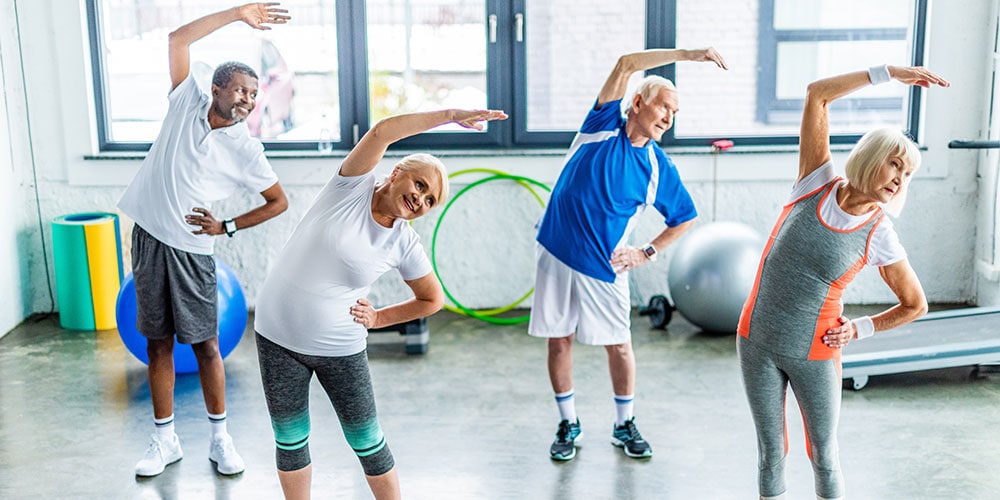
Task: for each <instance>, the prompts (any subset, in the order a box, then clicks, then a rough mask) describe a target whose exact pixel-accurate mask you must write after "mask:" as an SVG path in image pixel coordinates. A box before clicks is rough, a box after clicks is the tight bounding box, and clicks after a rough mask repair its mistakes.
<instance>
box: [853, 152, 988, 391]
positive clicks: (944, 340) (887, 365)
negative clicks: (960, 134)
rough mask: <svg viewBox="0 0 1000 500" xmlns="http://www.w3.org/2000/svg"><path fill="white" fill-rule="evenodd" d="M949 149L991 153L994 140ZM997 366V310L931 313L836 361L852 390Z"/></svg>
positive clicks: (868, 341)
mask: <svg viewBox="0 0 1000 500" xmlns="http://www.w3.org/2000/svg"><path fill="white" fill-rule="evenodd" d="M948 148H949V149H997V148H1000V141H978V140H976V141H962V140H954V141H951V142H949V143H948ZM996 362H1000V306H994V307H972V308H965V309H954V310H950V311H936V312H932V313H928V314H927V315H925V316H924V317H922V318H920V319H918V320H916V321H914V322H912V323H909V324H907V325H903V326H901V327H899V328H894V329H892V330H889V331H885V332H881V333H879V334H878V335H876V336H874V337H872V338H869V339H865V341H864V342H851V343H850V344H847V347H845V348H844V351H843V353H842V357H841V365H842V367H843V373H842V376H843V378H844V380H849V381H850V385H851V386H852V387H853V388H854V390H856V391H857V390H861V389H862V388H864V386H865V385H866V384H868V377H869V376H871V375H885V374H889V373H905V372H912V371H919V370H934V369H938V368H952V367H956V366H975V367H976V371H979V365H981V364H992V363H996Z"/></svg>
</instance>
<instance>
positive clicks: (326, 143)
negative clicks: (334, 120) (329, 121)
mask: <svg viewBox="0 0 1000 500" xmlns="http://www.w3.org/2000/svg"><path fill="white" fill-rule="evenodd" d="M332 152H333V140H331V138H330V130H329V129H326V128H324V129H322V130H320V131H319V154H322V155H328V154H330V153H332Z"/></svg>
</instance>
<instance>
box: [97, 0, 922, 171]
mask: <svg viewBox="0 0 1000 500" xmlns="http://www.w3.org/2000/svg"><path fill="white" fill-rule="evenodd" d="M527 1H529V0H485V1H484V12H483V16H484V31H486V32H484V34H483V36H484V38H486V39H487V40H486V44H487V45H486V68H487V71H486V95H487V103H486V105H487V107H489V108H493V109H503V110H507V111H508V115H510V118H509V119H508V120H506V121H503V122H491V123H490V124H489V126H488V127H487V129H486V131H484V132H440V133H425V134H420V135H418V136H414V137H410V138H407V139H404V140H402V141H400V142H399V143H397V144H396V145H395V147H396V148H401V149H417V148H425V147H434V148H438V149H447V150H457V151H461V150H469V149H485V150H490V149H505V148H519V149H520V148H523V149H537V148H565V147H568V146H569V144H570V142H571V141H572V139H573V136H574V135H575V134H576V130H566V131H530V130H528V127H527V117H528V109H527V106H528V96H527V76H528V75H527V53H526V50H527V49H526V47H527V44H526V43H525V42H524V41H523V40H522V41H518V40H516V36H515V29H516V28H515V23H514V20H515V16H516V14H518V13H520V14H522V15H523V14H524V13H525V11H526V9H525V7H526V2H527ZM679 1H686V0H646V26H645V45H646V47H648V48H657V47H664V48H670V47H675V46H676V40H677V26H676V22H675V21H676V12H677V3H678V2H679ZM774 1H775V0H760V11H759V14H758V24H759V28H760V32H759V35H758V52H759V57H760V61H762V63H761V64H759V65H758V66H759V69H758V90H757V93H756V99H757V102H756V106H757V110H758V111H757V116H758V119H761V116H762V115H761V113H762V112H764V113H766V111H769V110H773V109H789V108H794V106H795V105H796V102H795V100H779V99H777V98H776V97H775V87H776V84H775V83H776V82H775V78H776V57H777V56H776V53H777V44H778V43H780V42H781V41H786V40H787V39H789V38H787V37H796V36H803V35H804V34H805V33H800V32H803V31H808V32H809V33H811V34H815V32H822V33H825V34H827V35H830V36H839V37H843V36H845V33H831V32H832V31H837V30H788V31H789V33H778V30H775V29H774V27H773V8H774ZM911 1H913V2H914V15H915V19H914V24H913V33H912V38H913V39H912V47H913V51H912V60H911V61H910V64H912V65H914V66H919V65H922V64H923V60H924V50H925V48H924V45H925V40H926V19H927V10H928V0H911ZM100 3H101V0H87V1H86V14H87V22H88V36H89V41H90V54H91V64H92V69H93V71H92V72H91V73H92V79H93V89H94V96H93V98H94V104H95V113H96V124H95V126H96V131H97V139H98V148H99V151H101V152H116V151H134V152H145V151H148V150H149V148H150V147H151V145H152V142H151V141H150V142H123V141H113V140H111V136H110V135H111V121H110V116H109V113H110V112H109V110H108V108H107V105H108V99H107V97H106V93H107V92H108V88H107V85H106V82H107V81H108V79H107V74H106V64H105V61H104V58H103V54H104V53H105V50H104V32H103V30H104V29H105V27H104V26H102V25H101V22H100V19H101V17H100ZM491 15H492V16H496V20H497V23H496V25H497V27H498V29H497V31H496V41H495V42H493V41H490V40H489V39H488V36H489V33H488V31H489V22H488V19H489V18H490V16H491ZM336 20H337V21H336V22H337V43H338V51H337V57H338V65H339V68H341V70H340V71H339V74H340V82H339V84H338V91H339V95H338V98H339V99H340V103H341V106H340V113H341V116H340V140H339V141H335V142H334V144H333V148H334V149H335V150H338V151H346V150H349V149H350V148H351V147H352V146H353V145H354V144H355V143H356V141H357V139H358V138H360V137H361V135H363V134H364V133H365V132H367V130H368V129H369V128H370V126H371V125H372V124H370V123H369V120H370V117H369V112H368V99H369V93H368V85H369V82H368V58H367V36H366V26H367V17H366V15H365V0H337V2H336ZM523 22H524V24H525V25H526V24H527V23H530V22H531V20H530V19H527V18H523ZM522 29H523V30H525V32H526V31H527V30H526V28H524V27H522ZM852 31H854V30H852ZM860 31H870V32H871V33H868V35H869V36H872V37H874V38H870V39H885V38H878V37H879V36H881V37H886V36H898V31H899V30H894V31H892V32H888V31H886V30H882V31H884V32H879V30H860ZM904 31H905V30H904ZM903 36H904V39H905V38H906V34H904V35H903ZM358 54H360V55H361V56H358ZM764 61H770V65H766V64H764V63H763V62H764ZM163 64H164V65H166V64H167V62H166V61H164V63H163ZM609 71H610V68H609ZM647 74H656V75H660V76H663V77H665V78H669V79H672V80H673V79H675V76H676V65H668V66H664V67H660V68H655V69H653V70H650V71H648V72H647ZM764 77H767V78H764ZM598 91H599V89H594V96H595V98H596V95H597V92H598ZM921 97H922V89H921V87H918V86H911V87H910V88H909V104H908V107H907V109H906V110H905V112H906V113H907V118H906V125H907V128H908V133H910V135H911V136H913V137H914V138H917V137H918V134H919V133H920V129H919V128H920V110H921ZM882 100H885V101H894V100H895V99H894V98H886V99H882ZM869 102H871V100H869ZM850 104H851V103H848V102H845V103H843V104H839V105H843V106H849V105H850ZM885 104H887V103H880V104H878V105H885ZM797 105H798V106H799V108H801V102H798V103H797ZM764 118H766V116H764ZM859 138H860V134H838V135H832V136H831V138H830V142H831V143H834V144H846V143H853V142H856V141H857V140H858V139H859ZM716 139H718V137H683V138H678V137H676V135H675V129H674V128H671V129H669V130H668V131H667V132H666V133H665V134H664V135H663V138H662V139H661V144H662V145H663V146H667V147H671V146H673V147H689V146H710V145H711V144H712V142H713V141H714V140H716ZM733 140H734V142H736V143H737V144H738V145H754V146H781V145H794V144H797V143H798V136H797V135H780V134H776V135H758V136H741V137H735V138H733ZM262 142H263V143H264V146H265V149H266V150H268V151H287V152H302V153H311V152H315V151H317V148H318V141H270V140H262Z"/></svg>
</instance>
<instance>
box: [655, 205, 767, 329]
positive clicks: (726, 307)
mask: <svg viewBox="0 0 1000 500" xmlns="http://www.w3.org/2000/svg"><path fill="white" fill-rule="evenodd" d="M763 251H764V239H763V238H762V237H761V235H760V233H758V232H757V231H755V230H754V229H753V228H751V227H749V226H747V225H745V224H740V223H737V222H713V223H709V224H706V225H703V226H699V227H697V228H695V229H693V230H691V231H690V232H689V233H688V234H686V235H685V236H684V238H682V239H681V240H680V241H679V242H678V243H677V246H676V247H675V249H674V253H673V257H672V259H671V261H670V270H669V273H668V275H667V279H668V280H669V288H670V296H671V298H672V299H673V301H674V306H675V307H676V308H677V311H678V312H680V313H681V315H682V316H684V318H685V319H687V320H688V321H690V322H691V323H693V324H695V325H697V326H700V327H701V328H702V329H703V330H705V331H708V332H714V333H735V332H736V327H737V326H738V325H739V322H740V313H741V312H742V310H743V303H744V302H746V299H747V296H749V295H750V291H751V290H752V289H753V282H754V278H755V277H756V275H757V265H758V264H759V263H760V256H761V254H762V253H763Z"/></svg>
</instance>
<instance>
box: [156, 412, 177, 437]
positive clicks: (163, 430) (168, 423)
mask: <svg viewBox="0 0 1000 500" xmlns="http://www.w3.org/2000/svg"><path fill="white" fill-rule="evenodd" d="M153 425H154V426H155V428H156V435H157V436H158V437H161V438H164V439H170V438H171V437H172V436H173V435H174V414H173V413H171V414H170V416H169V417H165V418H154V419H153Z"/></svg>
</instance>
